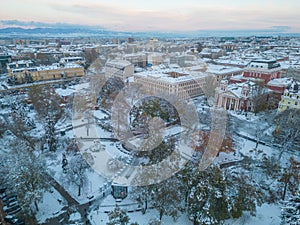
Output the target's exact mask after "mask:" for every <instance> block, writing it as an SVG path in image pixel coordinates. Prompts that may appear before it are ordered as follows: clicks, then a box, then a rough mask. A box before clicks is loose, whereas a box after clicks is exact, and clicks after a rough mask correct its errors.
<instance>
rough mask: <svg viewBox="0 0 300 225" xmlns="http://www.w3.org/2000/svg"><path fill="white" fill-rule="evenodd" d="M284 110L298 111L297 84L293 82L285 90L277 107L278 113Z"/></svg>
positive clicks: (299, 103)
mask: <svg viewBox="0 0 300 225" xmlns="http://www.w3.org/2000/svg"><path fill="white" fill-rule="evenodd" d="M286 109H300V90H299V82H297V81H295V80H293V82H292V83H291V84H290V85H289V87H287V88H286V89H285V91H284V93H283V95H282V97H281V101H280V102H279V105H278V111H279V112H282V111H284V110H286Z"/></svg>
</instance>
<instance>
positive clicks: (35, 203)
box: [34, 200, 39, 211]
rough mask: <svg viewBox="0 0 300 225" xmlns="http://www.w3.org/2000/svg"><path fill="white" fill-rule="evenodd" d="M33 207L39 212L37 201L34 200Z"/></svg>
mask: <svg viewBox="0 0 300 225" xmlns="http://www.w3.org/2000/svg"><path fill="white" fill-rule="evenodd" d="M34 206H35V208H36V211H39V207H38V204H37V201H36V200H34Z"/></svg>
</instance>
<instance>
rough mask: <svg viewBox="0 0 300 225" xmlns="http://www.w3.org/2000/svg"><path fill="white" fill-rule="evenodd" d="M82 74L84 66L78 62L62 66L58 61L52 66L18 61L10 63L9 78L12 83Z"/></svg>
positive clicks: (80, 75) (71, 76) (79, 75)
mask: <svg viewBox="0 0 300 225" xmlns="http://www.w3.org/2000/svg"><path fill="white" fill-rule="evenodd" d="M82 76H84V68H83V67H82V66H80V65H78V64H71V63H69V64H65V65H64V66H60V65H59V64H58V63H56V64H53V65H51V66H33V63H32V62H31V61H18V62H16V63H10V64H8V80H9V82H10V83H12V84H22V83H31V82H34V81H45V80H56V79H64V78H73V77H82Z"/></svg>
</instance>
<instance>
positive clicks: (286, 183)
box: [282, 182, 288, 200]
mask: <svg viewBox="0 0 300 225" xmlns="http://www.w3.org/2000/svg"><path fill="white" fill-rule="evenodd" d="M287 185H288V182H285V183H284V189H283V194H282V200H284V199H285V195H286V190H287Z"/></svg>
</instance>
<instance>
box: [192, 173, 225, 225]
mask: <svg viewBox="0 0 300 225" xmlns="http://www.w3.org/2000/svg"><path fill="white" fill-rule="evenodd" d="M226 182H227V181H226V179H225V177H224V175H223V174H222V172H221V170H220V169H218V168H217V167H212V168H209V169H208V170H206V171H197V172H196V173H195V174H194V175H193V177H191V179H190V181H189V186H190V191H189V195H188V199H187V211H188V215H189V217H190V219H191V220H192V221H193V223H194V224H195V225H205V224H220V222H221V221H223V220H225V219H228V218H229V216H230V214H229V204H228V199H227V196H226V188H227V186H226V185H227V183H226Z"/></svg>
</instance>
